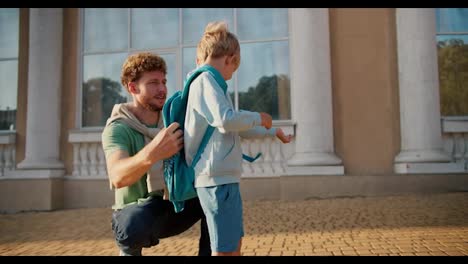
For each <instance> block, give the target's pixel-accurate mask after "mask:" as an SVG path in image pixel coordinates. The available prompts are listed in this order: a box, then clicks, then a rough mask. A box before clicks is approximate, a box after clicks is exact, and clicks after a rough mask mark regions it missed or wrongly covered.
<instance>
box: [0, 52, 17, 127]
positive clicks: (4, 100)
mask: <svg viewBox="0 0 468 264" xmlns="http://www.w3.org/2000/svg"><path fill="white" fill-rule="evenodd" d="M17 87H18V61H17V60H9V61H0V95H1V96H0V130H11V129H15V127H16V97H17Z"/></svg>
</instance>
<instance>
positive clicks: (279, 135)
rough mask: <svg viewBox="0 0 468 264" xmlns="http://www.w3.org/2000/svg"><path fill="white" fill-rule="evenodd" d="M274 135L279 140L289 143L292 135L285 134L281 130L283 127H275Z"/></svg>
mask: <svg viewBox="0 0 468 264" xmlns="http://www.w3.org/2000/svg"><path fill="white" fill-rule="evenodd" d="M276 137H277V138H278V139H279V140H281V142H283V143H289V142H291V138H292V135H285V134H284V132H283V129H281V128H279V127H278V128H277V129H276Z"/></svg>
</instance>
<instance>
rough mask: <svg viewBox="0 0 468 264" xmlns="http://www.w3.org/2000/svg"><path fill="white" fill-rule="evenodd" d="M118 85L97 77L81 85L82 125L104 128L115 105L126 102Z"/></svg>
mask: <svg viewBox="0 0 468 264" xmlns="http://www.w3.org/2000/svg"><path fill="white" fill-rule="evenodd" d="M121 90H122V86H121V85H120V83H118V82H116V81H113V80H111V79H109V78H105V77H98V78H93V79H89V80H88V81H87V82H85V83H83V107H82V111H83V125H85V126H104V125H105V124H106V120H107V118H109V116H110V114H111V112H112V108H113V107H114V105H115V104H119V103H124V102H126V101H127V98H126V97H125V96H122V95H121V94H120V92H121Z"/></svg>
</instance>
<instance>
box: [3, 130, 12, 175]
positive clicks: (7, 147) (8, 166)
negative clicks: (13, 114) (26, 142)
mask: <svg viewBox="0 0 468 264" xmlns="http://www.w3.org/2000/svg"><path fill="white" fill-rule="evenodd" d="M15 135H16V131H0V176H4V175H6V174H8V172H11V171H14V170H15V168H16V158H15V156H16V147H15V142H16V136H15Z"/></svg>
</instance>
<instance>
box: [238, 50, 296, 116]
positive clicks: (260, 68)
mask: <svg viewBox="0 0 468 264" xmlns="http://www.w3.org/2000/svg"><path fill="white" fill-rule="evenodd" d="M288 46H289V45H288V42H287V41H276V42H264V43H250V44H242V46H241V65H240V67H239V70H238V85H239V87H238V90H239V109H245V110H250V111H256V112H267V113H269V114H271V115H272V117H273V119H280V120H283V119H290V118H291V106H290V78H289V47H288Z"/></svg>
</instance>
